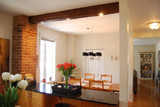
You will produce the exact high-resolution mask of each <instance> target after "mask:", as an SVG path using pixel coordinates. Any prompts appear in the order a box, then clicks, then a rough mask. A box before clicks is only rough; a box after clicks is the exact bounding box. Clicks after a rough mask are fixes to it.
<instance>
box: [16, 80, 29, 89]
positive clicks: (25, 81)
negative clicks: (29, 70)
mask: <svg viewBox="0 0 160 107" xmlns="http://www.w3.org/2000/svg"><path fill="white" fill-rule="evenodd" d="M27 86H28V81H27V80H21V81H20V82H19V83H18V87H19V88H21V89H26V88H27Z"/></svg>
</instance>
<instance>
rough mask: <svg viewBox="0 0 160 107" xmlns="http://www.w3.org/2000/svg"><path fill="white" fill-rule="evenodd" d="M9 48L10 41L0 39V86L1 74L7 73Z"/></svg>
mask: <svg viewBox="0 0 160 107" xmlns="http://www.w3.org/2000/svg"><path fill="white" fill-rule="evenodd" d="M9 47H10V40H9V39H2V38H0V84H1V83H2V78H1V77H2V72H9Z"/></svg>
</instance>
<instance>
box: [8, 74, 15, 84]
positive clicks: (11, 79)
mask: <svg viewBox="0 0 160 107" xmlns="http://www.w3.org/2000/svg"><path fill="white" fill-rule="evenodd" d="M9 81H11V82H15V81H16V78H15V76H14V75H12V74H11V75H10V78H9Z"/></svg>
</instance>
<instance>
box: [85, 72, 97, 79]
mask: <svg viewBox="0 0 160 107" xmlns="http://www.w3.org/2000/svg"><path fill="white" fill-rule="evenodd" d="M87 77H89V78H87ZM89 79H92V80H95V74H90V73H86V74H85V80H89Z"/></svg>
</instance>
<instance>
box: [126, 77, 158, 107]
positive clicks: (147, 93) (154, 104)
mask: <svg viewBox="0 0 160 107" xmlns="http://www.w3.org/2000/svg"><path fill="white" fill-rule="evenodd" d="M128 107H160V84H159V85H156V83H155V82H154V81H153V80H138V88H137V94H135V95H134V102H133V103H129V104H128Z"/></svg>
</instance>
